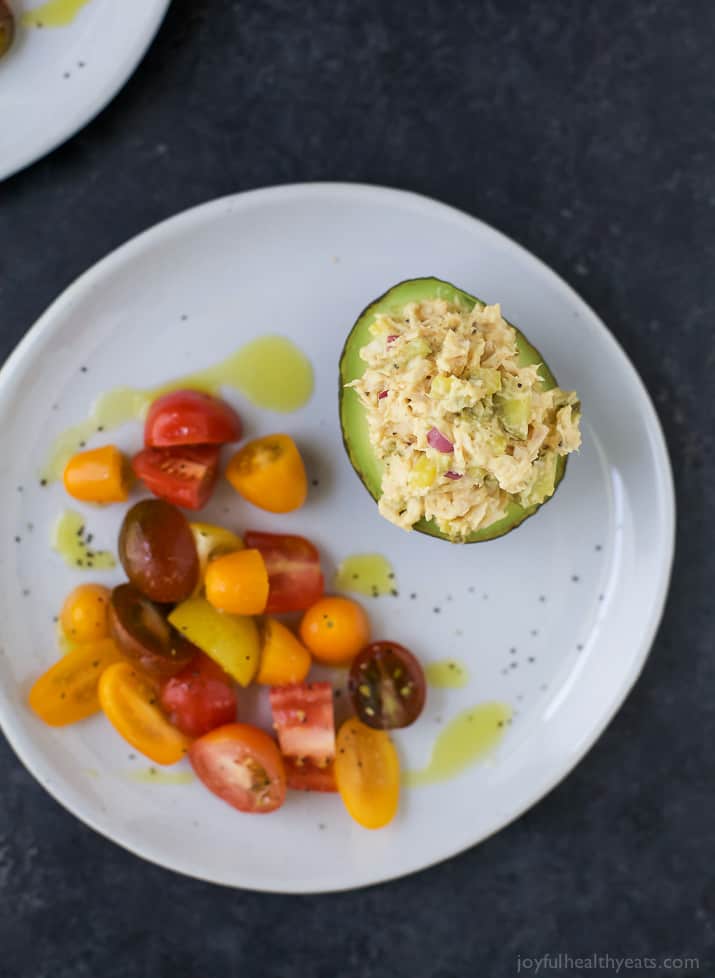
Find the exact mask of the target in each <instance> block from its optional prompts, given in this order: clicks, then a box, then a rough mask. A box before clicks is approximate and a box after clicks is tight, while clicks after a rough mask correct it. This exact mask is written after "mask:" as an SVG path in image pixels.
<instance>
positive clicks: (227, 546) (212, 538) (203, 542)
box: [189, 523, 243, 587]
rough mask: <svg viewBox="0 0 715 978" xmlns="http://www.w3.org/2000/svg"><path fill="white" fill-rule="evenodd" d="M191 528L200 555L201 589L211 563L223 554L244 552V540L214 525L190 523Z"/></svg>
mask: <svg viewBox="0 0 715 978" xmlns="http://www.w3.org/2000/svg"><path fill="white" fill-rule="evenodd" d="M189 528H190V529H191V532H192V533H193V535H194V543H195V544H196V552H197V553H198V555H199V566H200V580H199V584H198V585H197V587H200V586H201V584H202V583H203V579H204V575H205V574H206V568H207V567H208V565H209V561H210V560H213V558H214V557H221V556H223V554H231V553H234V552H235V551H236V550H243V540H242V539H241V538H240V537H239V536H237V535H236V534H235V533H232V532H231V530H227V529H225V528H224V527H223V526H216V525H215V524H213V523H189Z"/></svg>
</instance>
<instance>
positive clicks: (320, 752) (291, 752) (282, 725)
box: [270, 683, 335, 764]
mask: <svg viewBox="0 0 715 978" xmlns="http://www.w3.org/2000/svg"><path fill="white" fill-rule="evenodd" d="M270 701H271V711H272V713H273V726H274V727H275V729H276V733H277V734H278V743H279V744H280V747H281V753H282V754H285V755H286V757H296V758H300V759H302V760H311V761H315V762H316V764H325V763H327V762H328V761H330V760H332V759H333V757H335V719H334V712H333V689H332V687H331V685H330V683H295V684H294V685H293V686H273V687H272V689H271V692H270Z"/></svg>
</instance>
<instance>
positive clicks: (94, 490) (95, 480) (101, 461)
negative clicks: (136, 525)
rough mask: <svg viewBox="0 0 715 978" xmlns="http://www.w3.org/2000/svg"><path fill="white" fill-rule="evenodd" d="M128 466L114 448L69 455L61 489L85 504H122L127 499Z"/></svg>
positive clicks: (104, 447) (94, 449)
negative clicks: (63, 487)
mask: <svg viewBox="0 0 715 978" xmlns="http://www.w3.org/2000/svg"><path fill="white" fill-rule="evenodd" d="M129 472H130V470H129V465H128V463H127V461H126V459H125V458H124V456H123V455H122V453H121V452H120V451H119V449H118V448H116V447H115V446H114V445H103V446H102V448H92V449H90V450H89V451H86V452H78V453H77V455H73V456H72V458H71V459H70V460H69V462H68V463H67V465H66V466H65V471H64V477H63V478H64V484H65V489H66V490H67V492H68V493H69V494H70V496H72V497H74V499H80V500H82V502H85V503H123V502H124V501H125V500H126V499H127V498H128V496H129V487H130V474H129Z"/></svg>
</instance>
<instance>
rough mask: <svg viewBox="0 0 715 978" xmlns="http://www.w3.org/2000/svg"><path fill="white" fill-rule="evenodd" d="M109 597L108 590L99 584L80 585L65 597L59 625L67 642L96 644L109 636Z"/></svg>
mask: <svg viewBox="0 0 715 978" xmlns="http://www.w3.org/2000/svg"><path fill="white" fill-rule="evenodd" d="M109 596H110V591H109V588H106V587H102V585H101V584H80V586H79V587H76V588H75V589H74V591H71V592H70V593H69V594H68V595H67V598H66V599H65V603H64V604H63V605H62V611H61V612H60V625H61V626H62V631H63V632H64V634H65V638H66V639H67V640H68V641H69V642H71V643H73V644H81V643H82V642H96V641H98V640H99V639H100V638H106V637H107V636H108V635H109V619H108V615H107V612H108V610H109Z"/></svg>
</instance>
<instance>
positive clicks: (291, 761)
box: [283, 757, 338, 792]
mask: <svg viewBox="0 0 715 978" xmlns="http://www.w3.org/2000/svg"><path fill="white" fill-rule="evenodd" d="M283 763H284V765H285V769H286V779H287V781H288V787H289V788H292V789H293V790H294V791H323V792H328V791H337V790H338V786H337V784H336V783H335V771H334V768H333V762H332V761H329V762H328V763H327V764H323V765H322V766H321V765H318V764H315V763H314V762H313V761H298V760H295V758H292V757H284V758H283Z"/></svg>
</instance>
